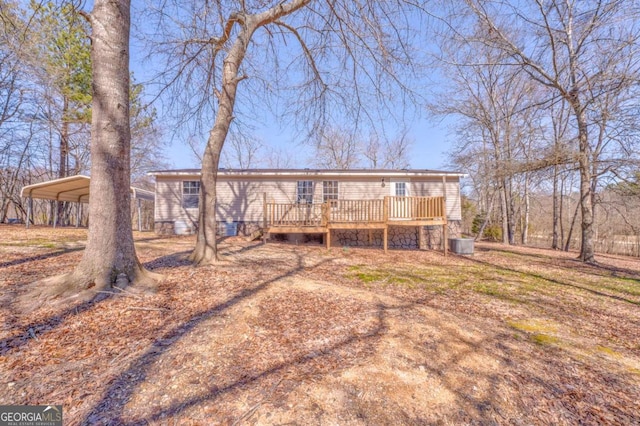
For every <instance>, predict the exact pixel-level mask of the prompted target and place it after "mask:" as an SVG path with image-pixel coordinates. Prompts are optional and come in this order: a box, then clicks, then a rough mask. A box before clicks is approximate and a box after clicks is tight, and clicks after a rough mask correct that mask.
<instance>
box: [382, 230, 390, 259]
mask: <svg viewBox="0 0 640 426" xmlns="http://www.w3.org/2000/svg"><path fill="white" fill-rule="evenodd" d="M388 228H389V226H388V225H387V224H386V223H385V224H384V231H383V232H382V234H383V235H382V239H383V244H384V252H385V253H386V252H387V247H388V240H387V234H388V233H389V231H388Z"/></svg>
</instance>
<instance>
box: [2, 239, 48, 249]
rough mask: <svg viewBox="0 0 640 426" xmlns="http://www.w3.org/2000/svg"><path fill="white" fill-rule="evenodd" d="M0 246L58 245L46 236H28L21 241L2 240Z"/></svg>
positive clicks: (44, 246) (43, 246) (46, 246)
mask: <svg viewBox="0 0 640 426" xmlns="http://www.w3.org/2000/svg"><path fill="white" fill-rule="evenodd" d="M0 246H6V247H42V248H56V247H58V243H56V242H54V241H51V240H48V239H46V238H30V239H28V240H22V241H11V242H2V243H0Z"/></svg>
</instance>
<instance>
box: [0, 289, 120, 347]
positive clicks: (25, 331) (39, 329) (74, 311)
mask: <svg viewBox="0 0 640 426" xmlns="http://www.w3.org/2000/svg"><path fill="white" fill-rule="evenodd" d="M117 295H118V293H113V294H107V293H97V294H96V295H95V296H94V297H93V298H92V299H91V300H89V301H86V302H82V303H80V304H76V305H73V306H72V307H69V308H66V309H65V310H63V311H62V312H59V313H57V314H55V315H53V316H50V317H48V318H45V319H43V320H40V321H36V322H32V323H29V324H26V325H24V326H18V325H16V324H15V323H14V324H11V322H15V320H12V319H11V318H9V317H8V318H5V324H6V326H8V327H9V328H10V329H14V328H20V329H21V330H22V331H21V332H20V333H19V334H15V333H14V335H13V336H10V337H5V338H3V339H0V355H4V354H6V353H8V352H10V351H12V350H16V349H18V348H21V347H22V346H25V345H27V344H29V343H30V341H31V340H34V339H37V338H38V336H39V335H42V334H45V333H48V332H50V331H52V330H54V329H55V328H57V327H60V326H62V325H63V324H64V323H65V322H66V321H67V320H68V319H69V318H71V317H74V316H78V315H81V314H83V313H84V312H87V311H89V310H91V309H92V308H93V307H94V306H96V305H97V304H98V303H100V302H102V301H104V300H106V299H109V298H111V297H115V296H117ZM12 302H13V301H12V300H11V301H7V300H3V301H2V308H3V309H5V310H9V312H10V313H13V314H14V315H13V317H17V314H16V313H15V310H14V309H12V308H11V303H12Z"/></svg>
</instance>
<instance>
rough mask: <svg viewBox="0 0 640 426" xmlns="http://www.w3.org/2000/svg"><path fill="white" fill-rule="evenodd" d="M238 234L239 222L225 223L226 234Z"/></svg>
mask: <svg viewBox="0 0 640 426" xmlns="http://www.w3.org/2000/svg"><path fill="white" fill-rule="evenodd" d="M236 235H238V222H227V223H225V224H224V236H225V237H235V236H236Z"/></svg>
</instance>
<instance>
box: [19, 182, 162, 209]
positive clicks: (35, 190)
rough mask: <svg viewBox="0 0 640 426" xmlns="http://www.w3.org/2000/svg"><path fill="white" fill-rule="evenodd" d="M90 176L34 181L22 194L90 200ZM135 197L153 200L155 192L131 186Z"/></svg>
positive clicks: (82, 200) (41, 197)
mask: <svg viewBox="0 0 640 426" xmlns="http://www.w3.org/2000/svg"><path fill="white" fill-rule="evenodd" d="M90 182H91V178H90V177H89V176H83V175H76V176H69V177H65V178H60V179H54V180H49V181H46V182H40V183H34V184H33V185H27V186H25V187H23V188H22V192H21V193H20V195H22V196H23V197H31V198H38V199H43V200H55V201H73V202H82V203H88V202H89V183H90ZM131 193H132V195H133V197H134V198H136V199H142V200H150V201H153V200H154V199H155V194H154V193H153V192H152V191H147V190H145V189H140V188H135V187H133V186H132V187H131Z"/></svg>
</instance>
